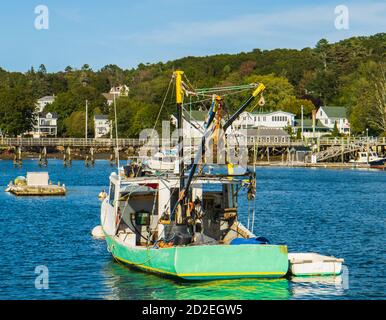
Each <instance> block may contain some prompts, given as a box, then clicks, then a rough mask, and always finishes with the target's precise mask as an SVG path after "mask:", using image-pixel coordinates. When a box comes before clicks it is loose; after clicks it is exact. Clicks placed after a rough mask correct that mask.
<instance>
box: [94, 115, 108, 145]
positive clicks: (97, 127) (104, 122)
mask: <svg viewBox="0 0 386 320" xmlns="http://www.w3.org/2000/svg"><path fill="white" fill-rule="evenodd" d="M110 130H111V126H110V120H109V116H107V115H96V116H94V131H95V139H99V138H103V137H105V136H106V135H108V134H109V133H110Z"/></svg>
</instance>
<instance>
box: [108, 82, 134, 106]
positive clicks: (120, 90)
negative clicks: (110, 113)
mask: <svg viewBox="0 0 386 320" xmlns="http://www.w3.org/2000/svg"><path fill="white" fill-rule="evenodd" d="M129 92H130V89H129V87H128V86H127V85H119V86H116V87H112V88H111V89H110V92H108V93H103V96H104V97H105V99H106V100H107V104H108V105H109V106H111V105H112V104H113V103H114V97H115V98H119V97H127V96H128V95H129Z"/></svg>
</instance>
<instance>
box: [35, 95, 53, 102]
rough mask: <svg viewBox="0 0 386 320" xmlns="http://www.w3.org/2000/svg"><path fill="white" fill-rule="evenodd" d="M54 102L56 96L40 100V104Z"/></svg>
mask: <svg viewBox="0 0 386 320" xmlns="http://www.w3.org/2000/svg"><path fill="white" fill-rule="evenodd" d="M54 100H55V97H54V96H45V97H43V98H40V99H38V101H39V102H46V101H48V102H51V101H54Z"/></svg>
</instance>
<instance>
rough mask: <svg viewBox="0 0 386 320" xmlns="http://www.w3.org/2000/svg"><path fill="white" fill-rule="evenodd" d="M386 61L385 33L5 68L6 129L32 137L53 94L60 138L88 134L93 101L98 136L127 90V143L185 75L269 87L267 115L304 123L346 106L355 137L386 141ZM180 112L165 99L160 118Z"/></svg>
mask: <svg viewBox="0 0 386 320" xmlns="http://www.w3.org/2000/svg"><path fill="white" fill-rule="evenodd" d="M385 62H386V33H379V34H375V35H373V36H369V37H353V38H349V39H346V40H343V41H340V42H337V43H328V41H327V40H325V39H322V40H320V41H319V42H318V43H317V44H316V45H315V47H314V48H304V49H302V50H295V49H275V50H260V49H255V50H252V51H251V52H242V53H239V54H219V55H213V56H206V57H185V58H182V59H178V60H173V61H168V62H159V63H152V64H151V63H147V64H140V65H138V66H137V67H136V68H132V69H122V68H120V67H118V66H116V65H107V66H105V67H103V68H102V69H100V70H92V69H91V68H90V66H89V65H87V64H85V65H84V66H83V67H82V68H81V69H74V68H72V67H70V66H69V67H67V68H65V70H63V71H59V72H55V73H49V72H47V70H46V68H45V66H44V65H41V66H40V67H39V68H38V69H37V70H35V69H34V68H31V69H30V70H29V71H28V72H26V73H20V72H10V71H6V70H4V69H2V68H0V130H1V132H2V134H5V135H8V136H17V135H20V134H23V133H25V132H27V131H29V130H30V129H31V128H32V126H33V122H34V116H33V112H34V110H35V105H36V101H37V99H39V98H41V97H43V96H46V95H55V96H56V99H55V102H54V103H53V104H52V105H49V106H47V107H46V111H52V112H56V113H58V115H59V124H58V134H59V135H60V136H63V137H81V136H83V135H84V132H85V117H86V114H85V101H86V100H88V105H89V113H88V116H89V121H88V123H89V128H88V130H89V131H90V136H92V134H93V121H92V119H93V116H94V115H97V114H110V116H111V117H112V118H113V110H111V108H109V106H108V104H107V102H106V99H105V98H104V97H103V95H102V93H106V92H109V90H110V88H111V87H112V86H116V85H120V84H126V85H128V86H129V88H130V93H129V96H128V97H121V98H118V99H117V111H118V120H119V121H118V131H119V134H120V136H121V137H136V136H137V135H138V134H139V132H140V131H141V130H142V129H145V128H152V127H153V126H154V122H155V118H156V115H157V114H158V112H159V111H160V107H161V104H162V102H163V100H164V95H165V92H166V88H167V86H168V84H169V82H170V77H171V74H172V72H173V70H176V69H182V70H184V71H185V74H186V75H187V76H188V78H189V81H190V82H191V84H192V85H193V86H194V87H198V88H202V87H216V86H233V85H240V84H249V83H252V82H263V83H264V84H265V85H266V87H267V89H266V93H265V100H266V105H265V106H264V107H263V108H264V109H263V111H272V110H277V109H281V110H284V111H289V112H292V113H294V114H296V115H297V116H298V117H299V116H300V112H301V111H300V110H301V106H302V105H303V106H304V112H305V115H306V116H308V117H310V115H311V112H312V110H313V109H314V108H317V107H319V106H320V105H333V106H334V105H337V106H346V107H347V108H348V113H349V119H350V122H351V131H352V133H353V134H361V133H363V132H364V131H365V130H366V128H368V129H369V132H370V133H371V134H373V135H385V134H386V101H385V99H386V98H385V92H386V90H385V88H386V79H385V73H386V67H385ZM247 95H248V92H243V93H242V94H240V95H231V96H227V97H225V98H224V101H225V106H226V112H228V113H231V112H232V111H234V110H235V109H236V108H237V107H238V106H239V105H240V104H241V102H242V100H243V99H245V97H246V96H247ZM256 107H257V108H261V107H259V106H254V108H256ZM174 109H175V107H174V102H173V100H172V99H167V100H166V105H165V108H164V109H163V110H162V113H161V119H168V118H169V117H170V114H171V113H173V112H174V111H175V110H174Z"/></svg>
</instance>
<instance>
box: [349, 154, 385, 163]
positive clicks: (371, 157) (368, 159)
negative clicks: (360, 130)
mask: <svg viewBox="0 0 386 320" xmlns="http://www.w3.org/2000/svg"><path fill="white" fill-rule="evenodd" d="M350 163H354V164H369V165H370V166H382V165H384V164H385V163H386V158H381V157H380V156H379V155H378V154H377V153H375V152H373V151H370V152H359V154H358V158H357V159H352V160H350Z"/></svg>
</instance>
